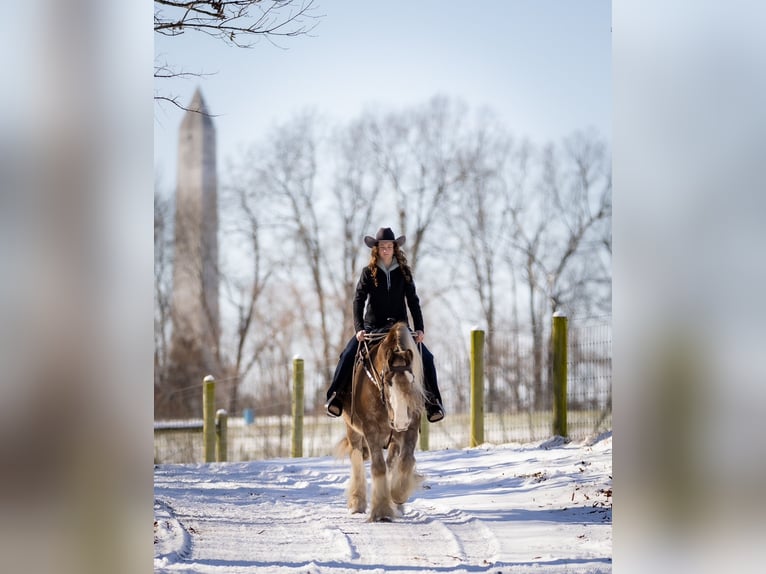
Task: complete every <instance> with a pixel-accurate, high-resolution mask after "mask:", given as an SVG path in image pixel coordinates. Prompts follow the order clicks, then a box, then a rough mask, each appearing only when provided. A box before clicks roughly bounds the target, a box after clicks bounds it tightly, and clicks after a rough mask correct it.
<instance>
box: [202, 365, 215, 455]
mask: <svg viewBox="0 0 766 574" xmlns="http://www.w3.org/2000/svg"><path fill="white" fill-rule="evenodd" d="M202 444H203V454H204V459H205V462H213V461H215V379H214V378H213V375H208V376H206V377H205V378H204V379H203V380H202Z"/></svg>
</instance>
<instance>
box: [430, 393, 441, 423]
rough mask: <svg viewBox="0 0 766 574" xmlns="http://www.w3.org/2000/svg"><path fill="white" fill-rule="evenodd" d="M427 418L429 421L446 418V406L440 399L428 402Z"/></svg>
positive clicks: (436, 421) (434, 421)
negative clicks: (443, 405)
mask: <svg viewBox="0 0 766 574" xmlns="http://www.w3.org/2000/svg"><path fill="white" fill-rule="evenodd" d="M426 418H427V419H428V422H429V423H438V422H439V421H440V420H442V419H443V418H444V407H442V404H441V401H439V400H438V399H437V400H435V401H434V402H430V401H429V402H428V403H426Z"/></svg>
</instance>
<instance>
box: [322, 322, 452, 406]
mask: <svg viewBox="0 0 766 574" xmlns="http://www.w3.org/2000/svg"><path fill="white" fill-rule="evenodd" d="M358 346H359V341H357V340H356V337H351V340H350V341H349V342H348V344H347V345H346V348H345V349H343V352H342V353H341V354H340V359H339V360H338V366H337V367H335V373H334V374H333V376H332V383H331V384H330V388H329V389H327V400H330V397H331V396H332V394H333V393H338V394H339V395H342V394H343V393H346V392H347V391H348V390H349V389H350V387H351V377H352V376H353V374H354V357H356V351H357V348H358ZM420 349H421V351H422V357H423V379H424V383H425V387H426V398H427V399H428V400H429V402H431V403H434V402H436V401H438V402H439V404H442V396H441V393H440V392H439V386H438V384H437V381H436V366H435V365H434V356H433V354H432V353H431V351H429V350H428V348H427V347H426V346H425V345H423V344H422V343H421V344H420Z"/></svg>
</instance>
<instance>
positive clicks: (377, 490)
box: [369, 446, 396, 522]
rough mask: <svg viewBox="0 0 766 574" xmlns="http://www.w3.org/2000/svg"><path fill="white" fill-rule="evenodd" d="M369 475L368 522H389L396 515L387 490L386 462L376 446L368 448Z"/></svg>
mask: <svg viewBox="0 0 766 574" xmlns="http://www.w3.org/2000/svg"><path fill="white" fill-rule="evenodd" d="M370 460H371V461H370V473H371V474H372V508H371V510H370V518H369V522H390V521H391V520H392V519H393V518H394V516H395V515H396V511H395V510H394V507H393V505H392V504H391V493H390V492H389V490H388V479H387V477H386V460H385V458H383V449H381V448H380V447H378V446H375V447H374V448H373V447H370Z"/></svg>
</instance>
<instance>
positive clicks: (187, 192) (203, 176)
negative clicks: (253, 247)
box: [161, 89, 220, 417]
mask: <svg viewBox="0 0 766 574" xmlns="http://www.w3.org/2000/svg"><path fill="white" fill-rule="evenodd" d="M217 188H218V178H217V172H216V139H215V128H214V127H213V121H212V119H211V117H210V116H209V115H208V111H207V107H206V106H205V101H204V100H203V98H202V94H201V93H200V91H199V89H197V90H196V91H195V92H194V96H193V98H192V100H191V103H190V104H189V106H188V111H187V112H186V114H185V115H184V118H183V121H182V122H181V128H180V131H179V138H178V176H177V187H176V195H175V224H174V225H175V227H174V233H175V237H174V259H173V291H172V300H171V307H172V322H173V332H172V337H171V342H170V370H169V373H168V374H169V377H168V379H169V380H168V383H169V387H170V388H171V389H172V391H171V395H170V396H168V397H167V398H166V400H164V401H162V403H163V407H162V409H161V410H163V411H166V412H164V413H162V414H163V415H164V416H195V417H196V416H201V415H202V408H201V395H202V379H203V378H204V376H205V375H207V374H213V375H214V376H216V375H217V371H218V364H219V361H218V345H219V338H220V317H219V309H218V279H219V275H218V190H217ZM166 409H167V410H166Z"/></svg>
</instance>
